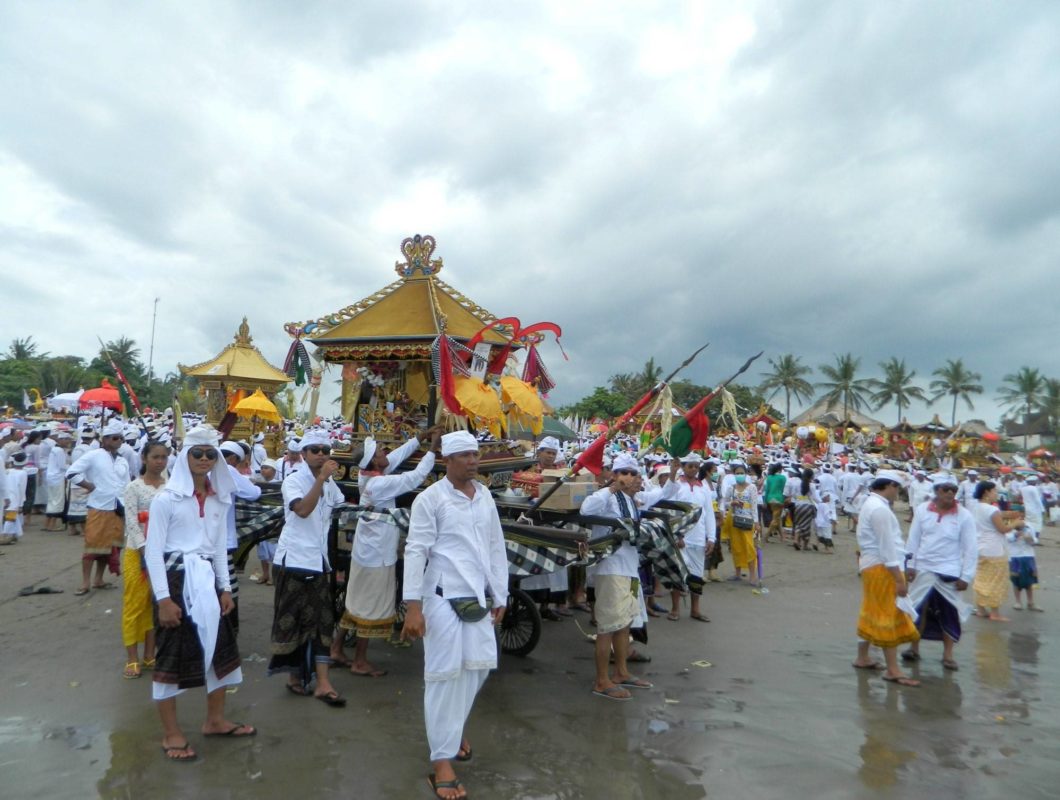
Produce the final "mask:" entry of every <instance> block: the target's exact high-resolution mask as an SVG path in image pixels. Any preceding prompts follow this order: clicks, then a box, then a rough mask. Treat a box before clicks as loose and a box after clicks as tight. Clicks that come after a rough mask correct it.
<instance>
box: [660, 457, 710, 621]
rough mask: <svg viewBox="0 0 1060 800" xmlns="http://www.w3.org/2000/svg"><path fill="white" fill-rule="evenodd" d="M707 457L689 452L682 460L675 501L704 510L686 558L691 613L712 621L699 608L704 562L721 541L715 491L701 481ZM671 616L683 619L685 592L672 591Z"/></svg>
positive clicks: (689, 537) (686, 544)
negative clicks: (682, 598) (715, 507)
mask: <svg viewBox="0 0 1060 800" xmlns="http://www.w3.org/2000/svg"><path fill="white" fill-rule="evenodd" d="M702 464H703V457H702V456H700V455H699V454H698V453H689V454H688V455H686V456H684V457H683V458H682V459H681V474H680V475H678V476H677V478H676V479H675V483H676V485H677V494H676V495H675V496H674V498H673V499H674V500H677V501H678V502H682V503H693V504H695V505H697V506H699V507H700V508H701V509H703V511H702V514H701V515H700V517H699V521H698V522H697V523H696V524H695V526H694V527H693V528H692V530H690V531H688V532H687V533H686V534H685V536H684V539H683V540H682V542H681V544H683V546H684V552H683V555H684V557H685V563H686V564H687V565H688V574H689V581H688V590H689V594H690V595H691V598H692V600H691V602H692V610H691V612H690V614H689V616H691V618H692V619H694V620H698V621H699V622H710V618H709V617H708V616H707V615H706V614H703V613H702V612H701V611H700V609H699V603H700V598H701V596H702V594H703V578H704V571H703V570H704V563H705V561H706V557H707V555H708V554H709V553H710V551H711V550H713V549H714V545H715V542H716V541H717V538H718V534H717V526H716V524H715V521H714V489H713V487H712V486H711V485H710V483H709V482H707V481H701V480H700V479H699V468H700V466H701V465H702ZM670 597H671V603H670V613H669V614H668V615H667V619H669V620H671V621H677V620H679V619H680V618H681V592H680V591H678V590H676V589H675V590H673V591H671V592H670Z"/></svg>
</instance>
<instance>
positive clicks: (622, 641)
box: [581, 453, 677, 700]
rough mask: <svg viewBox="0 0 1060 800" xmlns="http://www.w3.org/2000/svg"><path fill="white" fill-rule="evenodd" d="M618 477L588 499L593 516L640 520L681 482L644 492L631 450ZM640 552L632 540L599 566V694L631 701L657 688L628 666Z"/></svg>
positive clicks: (598, 530)
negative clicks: (643, 691) (612, 665)
mask: <svg viewBox="0 0 1060 800" xmlns="http://www.w3.org/2000/svg"><path fill="white" fill-rule="evenodd" d="M611 469H612V472H613V474H614V481H613V482H612V483H611V485H610V486H607V487H604V488H603V489H600V490H599V491H596V492H594V493H593V494H591V495H589V496H588V497H587V498H585V502H583V503H582V508H581V513H582V514H585V515H588V516H598V517H611V518H612V519H622V518H625V519H631V520H633V521H634V522H637V521H638V520H639V519H640V513H641V511H643V510H647V509H648V508H651V506H653V505H655V504H656V503H657V502H659V501H660V500H669V499H671V498H672V497H674V496H675V495H676V494H677V483H676V481H674V480H670V481H667V483H666V486H664V487H663V488H661V489H654V490H651V491H646V492H640V493H638V487H639V486H640V484H641V472H640V465H639V464H638V463H637V459H635V458H634V457H633V456H631V455H630V454H629V453H619V454H618V455H616V456H615V459H614V461H613V462H612V464H611ZM676 472H677V462H676V461H675V462H673V465H672V466H671V476H670V477H671V478H673V476H674V475H675V474H676ZM610 532H611V530H610V528H608V527H607V526H603V525H598V526H593V537H594V538H596V537H598V536H601V535H606V534H609V533H610ZM639 567H640V554H639V553H638V552H637V550H636V548H635V547H633V545H632V544H630V543H629V542H623V543H622V544H620V545H619V546H618V547H617V548H615V550H614V551H613V552H612V553H611V554H610V555H608V556H607V557H606V558H603V559H601V560H600V562H599V563H598V564H597V565H596V570H595V578H594V580H595V591H596V604H595V606H594V611H595V612H596V623H597V626H596V654H595V666H596V680H595V682H594V684H593V694H594V695H596V696H597V697H605V698H607V699H609V700H629V699H630V697H632V695H631V694H630V692H629V691H628V690H629V689H651V688H652V684H651V683H649V682H648V681H645V680H642V679H640V678H638V677H636V676H634V675H631V674H630V672H629V668H628V665H627V663H626V662H627V659H628V655H629V629H630V627H631V626H632V624H633V622H634V621H635V620H636V619H637V618H639V617H640V616H641V599H640V579H639V577H638V574H639ZM612 650H613V651H614V657H615V670H614V675H613V676H612V675H611V674H610V673H609V669H608V665H609V662H610V659H611V653H612Z"/></svg>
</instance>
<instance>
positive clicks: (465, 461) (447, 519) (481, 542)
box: [401, 431, 508, 798]
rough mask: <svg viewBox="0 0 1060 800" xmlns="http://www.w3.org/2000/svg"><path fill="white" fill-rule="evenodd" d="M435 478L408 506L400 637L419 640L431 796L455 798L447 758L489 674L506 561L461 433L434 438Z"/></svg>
mask: <svg viewBox="0 0 1060 800" xmlns="http://www.w3.org/2000/svg"><path fill="white" fill-rule="evenodd" d="M441 445H442V459H443V460H444V461H445V477H444V478H442V479H440V480H438V481H437V482H435V483H433V484H431V485H430V486H428V487H427V488H426V489H424V490H423V491H422V492H421V493H420V494H419V496H418V497H417V498H416V499H415V500H414V501H413V503H412V515H411V519H410V522H409V533H408V540H407V542H406V544H405V569H404V585H403V588H402V597H403V599H404V600H405V603H406V604H407V606H408V610H407V611H406V613H405V624H404V627H403V628H402V631H401V637H402V639H418V638H421V637H422V638H423V658H424V680H425V683H426V689H425V691H424V702H423V706H424V719H425V722H426V727H427V741H428V744H429V745H430V749H431V756H430V758H431V762H432V765H433V769H434V771H433V773H432V774H430V775H429V776H428V780H429V781H430V784H431V788H432V789H433V790H434V792H435V794H436V795H437V796H438V797H442V798H459V797H465V796H466V792H465V790H464V788H463V785H462V784H461V782H460V781H459V779H458V778H457V776H456V773H455V772H454V770H453V764H452V762H453V760H454V759H455V760H457V761H470V760H471V745H470V743H469V742H468V741H467V740H466V739H465V738H464V737H463V731H464V726H465V724H466V722H467V718H468V715H469V714H470V713H471V707H472V705H473V704H474V701H475V696H476V695H477V694H478V692H479V690H480V689H481V688H482V686H483V684H484V683H485V681H486V677H487V676H488V675H489V671H490V670H491V669H495V668H496V667H497V638H496V635H495V634H494V626H495V625H499V624H500V622H501V620H502V619H503V617H504V611H505V607H506V605H507V602H508V558H507V551H506V548H505V544H504V533H503V532H502V530H501V521H500V516H499V515H498V513H497V505H496V503H495V502H494V500H493V496H492V495H491V494H490V493H489V490H488V489H487V488H486V487H485V486H483V485H482V484H481V483H479V482H478V481H477V480H475V476H476V475H477V473H478V463H479V446H478V442H477V441H476V439H475V437H474V436H473V435H471V434H470V433H467V432H466V431H457V432H455V433H448V434H446V435H445V436H443V437H442V441H441Z"/></svg>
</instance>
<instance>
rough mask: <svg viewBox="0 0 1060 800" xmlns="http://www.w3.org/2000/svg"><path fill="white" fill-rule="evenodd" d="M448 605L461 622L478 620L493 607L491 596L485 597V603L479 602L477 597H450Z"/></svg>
mask: <svg viewBox="0 0 1060 800" xmlns="http://www.w3.org/2000/svg"><path fill="white" fill-rule="evenodd" d="M449 605H450V606H451V607H452V609H453V611H454V612H455V613H456V615H457V616H458V617H459V618H460V621H461V622H478V621H479V620H480V619H483V618H484V617H485V616H486V615H487V614H488V613H490V609H492V608H493V598H492V597H487V598H486V605H485V607H483V606H482V605H480V604H479V602H478V598H477V597H450V598H449Z"/></svg>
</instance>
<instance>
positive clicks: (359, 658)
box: [331, 427, 442, 678]
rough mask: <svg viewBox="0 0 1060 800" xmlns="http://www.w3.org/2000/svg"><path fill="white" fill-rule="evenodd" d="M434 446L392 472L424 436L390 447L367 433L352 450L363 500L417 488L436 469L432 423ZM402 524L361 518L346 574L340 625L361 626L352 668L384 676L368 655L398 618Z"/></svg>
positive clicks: (337, 654)
mask: <svg viewBox="0 0 1060 800" xmlns="http://www.w3.org/2000/svg"><path fill="white" fill-rule="evenodd" d="M428 433H429V434H430V437H431V440H430V450H429V451H428V452H427V453H425V454H424V456H423V458H422V459H420V463H419V464H417V465H416V468H415V469H413V470H410V471H409V472H402V473H401V474H400V475H392V474H391V473H392V472H393V471H394V470H396V469H397V468H398V467H399V466H401V464H402V463H404V462H405V460H406V459H408V458H409V457H410V456H411V455H412V454H413V453H415V452H416V450H418V449H419V446H420V440H419V439H417V438H416V437H413V438H411V439H409V440H408V441H407V442H405V444H403V445H402V446H401V447H399V448H397V449H396V450H394V451H392V452H390V453H388V452H387V451H386V448H384V447H382V446H381V445H379V444H378V443H377V442H376V441H375V439H372V438H370V437H369V438H368V439H365V441H364V445H363V446H362V447H361V448H360V449H359V450H357V451H354V454H353V458H354V460H355V461H356V462H357V467H358V469H359V470H360V472H359V474H358V477H357V488H358V490H359V491H360V505H362V506H371V508H372V509H373V510H376V511H380V510H383V509H389V508H395V507H396V505H397V498H399V497H400V496H401V495H403V494H407V493H408V492H411V491H413V490H414V489H415V488H416V487H417V486H419V485H420V484H421V483H423V481H424V479H425V478H426V477H427V476H428V475H429V474H430V472H431V470H432V469H434V451H435V450H437V449H438V448H439V446H440V445H441V441H442V430H441V428H440V427H436V428H432V429H431V430H430V431H428ZM400 537H401V529H400V528H398V526H397V525H395V524H394V522H393V521H392V520H390V519H360V520H358V521H357V528H356V530H355V532H354V538H353V552H352V553H351V554H350V574H349V576H348V578H347V580H346V602H345V605H346V610H345V612H343V615H342V620H341V621H340V622H339V626H340V627H341V628H343V629H344V630H356V631H357V644H356V650H355V652H354V657H353V662H352V663H351V664H349V667H350V672H351V673H353V674H354V675H358V676H360V677H364V678H381V677H383V676H384V675H386V670H381V669H377V668H376V667H375V666H374V665H372V664H371V663H370V662H369V661H368V642H369V641H370V640H372V639H388V638H390V636H391V634H392V633H393V630H394V620H396V619H397V609H396V608H395V603H394V601H395V598H396V597H397V569H396V565H397V553H398V540H399V539H400ZM341 647H342V639H341V638H340V637H338V636H336V637H335V641H334V642H332V645H331V658H332V661H339V662H340V663H342V661H343V659H342V649H341Z"/></svg>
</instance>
